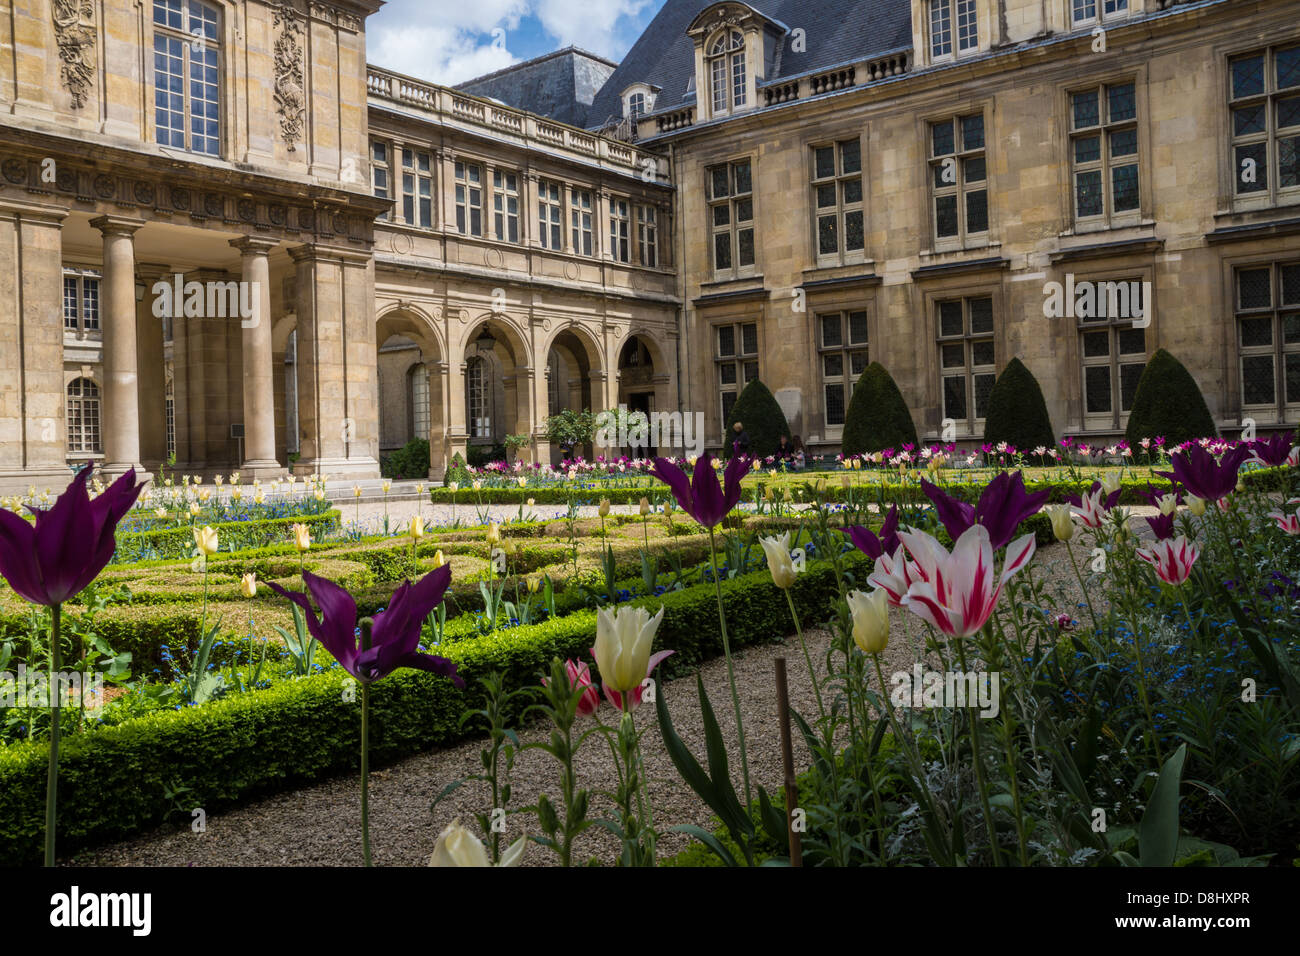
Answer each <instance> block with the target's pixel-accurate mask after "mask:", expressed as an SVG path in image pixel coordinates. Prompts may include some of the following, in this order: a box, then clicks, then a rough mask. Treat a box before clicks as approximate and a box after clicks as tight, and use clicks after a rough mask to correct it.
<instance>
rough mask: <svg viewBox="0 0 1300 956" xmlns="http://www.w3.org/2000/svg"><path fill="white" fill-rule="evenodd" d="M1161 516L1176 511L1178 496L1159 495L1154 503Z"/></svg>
mask: <svg viewBox="0 0 1300 956" xmlns="http://www.w3.org/2000/svg"><path fill="white" fill-rule="evenodd" d="M1156 505H1157V506H1158V507H1159V508H1160V513H1161V514H1162V515H1171V514H1173V513H1174V512H1175V511H1177V510H1178V496H1177V495H1175V494H1167V495H1161V496H1160V498H1159V499H1158V500H1157V501H1156Z"/></svg>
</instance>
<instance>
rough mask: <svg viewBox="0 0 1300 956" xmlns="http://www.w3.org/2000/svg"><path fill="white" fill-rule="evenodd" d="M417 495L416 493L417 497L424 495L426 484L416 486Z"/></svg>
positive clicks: (420, 483)
mask: <svg viewBox="0 0 1300 956" xmlns="http://www.w3.org/2000/svg"><path fill="white" fill-rule="evenodd" d="M415 493H416V494H417V495H422V494H424V482H419V483H417V484H416V486H415Z"/></svg>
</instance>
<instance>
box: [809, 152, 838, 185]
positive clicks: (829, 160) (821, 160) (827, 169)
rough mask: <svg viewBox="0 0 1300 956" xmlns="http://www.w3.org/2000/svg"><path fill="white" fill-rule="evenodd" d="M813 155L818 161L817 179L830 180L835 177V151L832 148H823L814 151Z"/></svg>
mask: <svg viewBox="0 0 1300 956" xmlns="http://www.w3.org/2000/svg"><path fill="white" fill-rule="evenodd" d="M813 155H814V157H815V159H816V165H817V171H816V173H815V176H816V178H817V179H829V178H830V177H832V176H834V175H835V149H834V147H831V146H823V147H821V148H820V149H817V150H814V151H813Z"/></svg>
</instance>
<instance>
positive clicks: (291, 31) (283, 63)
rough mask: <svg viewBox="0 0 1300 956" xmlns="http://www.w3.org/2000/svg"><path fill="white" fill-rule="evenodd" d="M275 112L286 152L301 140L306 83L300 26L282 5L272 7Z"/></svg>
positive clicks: (294, 147) (291, 10) (289, 11)
mask: <svg viewBox="0 0 1300 956" xmlns="http://www.w3.org/2000/svg"><path fill="white" fill-rule="evenodd" d="M275 29H276V31H277V32H276V37H275V109H276V113H277V114H278V115H279V117H280V134H281V135H282V136H283V137H284V141H285V144H286V145H287V146H288V149H289V152H291V153H292V152H294V151H296V150H297V148H298V140H300V139H302V124H303V116H304V115H305V112H306V96H305V94H304V88H305V86H306V82H305V80H304V77H303V54H302V25H301V23H299V21H298V17H297V15H296V14H295V13H294V11H293V8H291V7H290V6H288V4H285V3H281V4H280V5H279V6H277V7H276V8H275Z"/></svg>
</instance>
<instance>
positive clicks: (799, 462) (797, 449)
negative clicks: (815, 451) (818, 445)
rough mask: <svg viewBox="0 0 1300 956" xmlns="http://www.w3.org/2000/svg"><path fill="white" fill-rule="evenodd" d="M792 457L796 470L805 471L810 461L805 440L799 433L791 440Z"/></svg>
mask: <svg viewBox="0 0 1300 956" xmlns="http://www.w3.org/2000/svg"><path fill="white" fill-rule="evenodd" d="M790 458H791V464H793V466H794V468H795V470H796V471H803V469H804V466H805V465H806V464H807V463H808V456H807V455H805V454H804V450H803V440H802V439H801V438H800V437H799V436H798V435H795V436H794V438H793V439H792V440H791V442H790Z"/></svg>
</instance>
